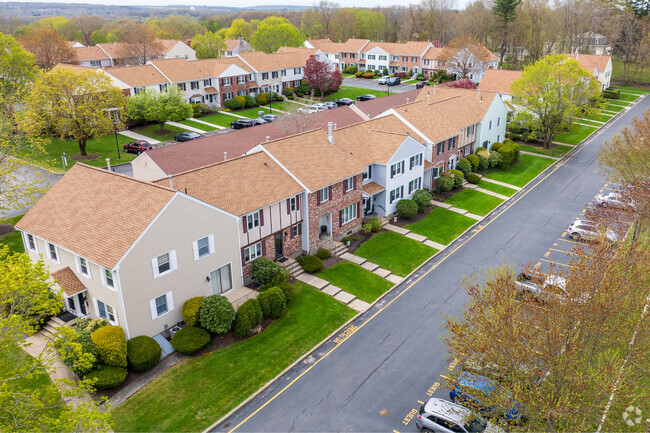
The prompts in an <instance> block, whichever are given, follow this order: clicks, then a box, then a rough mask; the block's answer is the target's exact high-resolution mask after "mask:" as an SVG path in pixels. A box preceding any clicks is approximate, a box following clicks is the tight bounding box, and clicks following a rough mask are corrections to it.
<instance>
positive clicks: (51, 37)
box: [20, 27, 77, 70]
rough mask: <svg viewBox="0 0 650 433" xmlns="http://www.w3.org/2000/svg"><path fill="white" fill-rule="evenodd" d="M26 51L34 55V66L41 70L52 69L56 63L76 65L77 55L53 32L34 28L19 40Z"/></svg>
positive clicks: (42, 28) (47, 29)
mask: <svg viewBox="0 0 650 433" xmlns="http://www.w3.org/2000/svg"><path fill="white" fill-rule="evenodd" d="M20 43H21V44H22V46H23V47H25V49H26V50H27V51H30V52H31V53H32V54H34V57H35V58H36V64H37V65H38V66H39V67H41V68H43V69H48V70H49V69H52V68H53V67H54V65H56V64H57V63H76V61H77V55H76V54H75V52H74V50H73V49H72V48H71V47H70V45H68V43H67V42H66V41H65V40H64V39H63V38H62V37H61V35H59V34H58V33H57V32H56V31H55V30H53V29H51V28H49V27H36V28H35V29H34V30H32V31H31V32H29V33H27V34H26V35H24V36H23V37H21V38H20Z"/></svg>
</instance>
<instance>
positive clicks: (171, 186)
mask: <svg viewBox="0 0 650 433" xmlns="http://www.w3.org/2000/svg"><path fill="white" fill-rule="evenodd" d="M169 187H170V188H174V184H173V183H172V175H171V174H170V175H169Z"/></svg>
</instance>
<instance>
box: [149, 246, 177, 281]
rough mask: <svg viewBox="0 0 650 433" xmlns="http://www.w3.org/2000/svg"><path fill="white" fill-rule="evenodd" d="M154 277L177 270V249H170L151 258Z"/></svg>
mask: <svg viewBox="0 0 650 433" xmlns="http://www.w3.org/2000/svg"><path fill="white" fill-rule="evenodd" d="M151 265H152V266H153V277H154V278H158V277H161V276H163V275H166V274H168V273H170V272H172V271H175V270H176V251H175V250H173V251H169V252H167V253H165V254H161V255H159V256H158V257H156V258H155V259H151Z"/></svg>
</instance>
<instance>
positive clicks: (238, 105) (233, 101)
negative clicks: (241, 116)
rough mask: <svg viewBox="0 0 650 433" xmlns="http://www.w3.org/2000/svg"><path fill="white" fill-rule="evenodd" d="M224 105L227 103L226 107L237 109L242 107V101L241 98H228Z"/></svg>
mask: <svg viewBox="0 0 650 433" xmlns="http://www.w3.org/2000/svg"><path fill="white" fill-rule="evenodd" d="M223 105H225V106H226V108H230V109H231V110H237V109H238V108H242V106H241V102H239V100H238V99H236V98H230V99H226V101H225V102H224V103H223Z"/></svg>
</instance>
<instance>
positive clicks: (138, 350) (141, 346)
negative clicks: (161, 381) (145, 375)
mask: <svg viewBox="0 0 650 433" xmlns="http://www.w3.org/2000/svg"><path fill="white" fill-rule="evenodd" d="M126 354H127V357H128V359H129V366H131V369H132V370H133V371H147V370H149V369H150V368H152V367H153V366H154V365H156V364H158V361H160V354H161V349H160V345H159V344H158V343H157V342H156V340H154V339H153V338H151V337H147V336H146V335H141V336H139V337H135V338H132V339H130V340H129V341H127V342H126Z"/></svg>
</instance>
